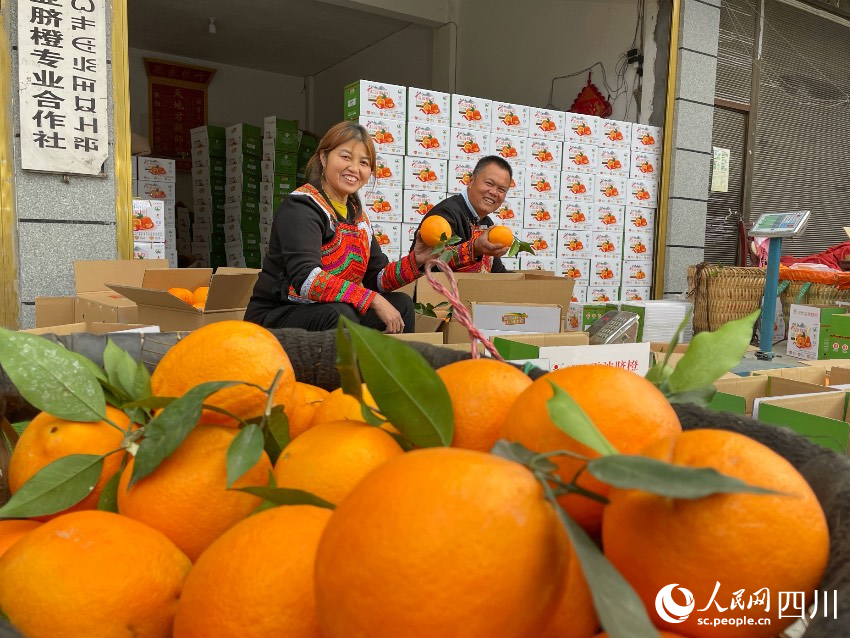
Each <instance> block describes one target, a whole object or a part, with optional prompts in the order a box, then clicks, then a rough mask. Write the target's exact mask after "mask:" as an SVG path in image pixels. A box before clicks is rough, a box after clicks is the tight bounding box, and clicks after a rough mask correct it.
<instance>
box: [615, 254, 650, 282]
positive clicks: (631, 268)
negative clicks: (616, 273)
mask: <svg viewBox="0 0 850 638" xmlns="http://www.w3.org/2000/svg"><path fill="white" fill-rule="evenodd" d="M651 283H652V260H651V259H642V260H635V261H624V262H623V276H622V284H623V286H647V285H650V284H651Z"/></svg>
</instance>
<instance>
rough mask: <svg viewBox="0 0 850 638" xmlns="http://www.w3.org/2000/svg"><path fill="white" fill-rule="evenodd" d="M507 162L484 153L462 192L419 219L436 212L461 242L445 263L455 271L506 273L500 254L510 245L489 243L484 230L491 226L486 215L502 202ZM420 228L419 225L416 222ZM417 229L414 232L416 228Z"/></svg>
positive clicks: (510, 174)
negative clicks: (447, 262)
mask: <svg viewBox="0 0 850 638" xmlns="http://www.w3.org/2000/svg"><path fill="white" fill-rule="evenodd" d="M512 178H513V171H512V170H511V165H510V164H508V163H507V162H506V161H505V160H503V159H502V158H501V157H498V156H496V155H488V156H487V157H484V158H482V159H480V160H479V161H478V163H477V164H476V165H475V169H474V170H473V171H472V180H471V181H470V182H469V185H468V186H467V187H466V192H464V193H460V194H459V195H452V196H451V197H448V198H446V199H444V200H443V201H441V202H440V203H439V204H437V205H436V206H434V208H432V209H431V210H430V211H428V214H426V215H425V217H424V218H423V222H424V220H425V219H428V218H429V217H433V216H434V215H439V216H440V217H442V218H444V219H445V220H446V221H447V222H448V223H449V225H450V226H451V229H452V234H453V235H457V236H458V237H460V239H461V242H460V243H459V244H457V245H456V246H454V249H455V251H456V252H455V255H454V256H453V257H452V259H451V261H450V262H449V266H451V269H452V270H454V271H456V272H507V269H506V268H505V266H504V264H503V263H502V260H501V259H500V257H502V256H503V255H505V253H507V252H508V250H509V249H510V245H503V244H497V243H493V242H491V241H490V240H489V239H488V234H487V229H488V228H489V227H490V226H493V220H492V219H490V217H489V215H490V213H492V212H493V211H494V210H496V209H497V208H499V206H501V205H502V202H503V201H505V196H506V195H507V194H508V189H509V188H510V187H511V179H512ZM420 228H421V224H420ZM417 232H418V231H417Z"/></svg>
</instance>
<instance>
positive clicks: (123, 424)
mask: <svg viewBox="0 0 850 638" xmlns="http://www.w3.org/2000/svg"><path fill="white" fill-rule="evenodd" d="M106 418H107V419H109V420H110V421H111V422H112V423H113V424H114V425H110V424H109V423H108V422H106V421H94V422H91V423H89V422H84V421H66V420H65V419H60V418H59V417H55V416H53V415H52V414H48V413H47V412H41V413H39V414H38V415H37V416H36V417H35V418H34V419H33V420H32V421H30V423H29V425H27V427H26V429H24V431H23V433H22V434H21V438H20V439H18V443H17V444H16V445H15V449H14V450H13V451H12V457H11V459H10V460H9V489H10V490H11V492H12V494H14V493H15V492H17V491H18V490H19V489H21V487H23V485H24V483H26V482H27V481H28V480H29V479H31V478H32V477H33V476H34V475H35V474H36V473H37V472H38V471H39V470H41V469H42V468H44V467H45V466H46V465H49V464H50V463H52V462H53V461H55V460H57V459H60V458H62V457H65V456H69V455H71V454H98V455H99V454H109V453H110V452H115V453H114V454H109V456H107V457H106V458H105V459H104V461H103V469H101V472H100V478H99V479H98V481H97V483H96V484H95V485H94V488H93V489H92V491H91V493H90V494H89V495H88V496H86V497H85V498H84V499H83V500H81V501H80V502H79V503H77V504H76V505H73V506H71V507H69V508H68V509H66V510H65V512H74V511H78V510H85V509H95V508H96V507H97V501H98V499H99V498H100V493H101V492H102V491H103V488H104V486H105V485H106V483H107V482H108V481H109V479H110V478H112V476H113V475H114V474H115V473H116V472H117V471H118V470H119V469H120V468H121V461H122V459H123V458H124V452H123V451H117V452H116V450H120V449H121V443H122V442H123V441H124V432H123V431H127V430H129V428H130V419H129V417H128V416H127V415H126V414H124V412H122V411H121V410H118V409H117V408H113V407H112V406H109V405H108V406H106ZM122 430H123V431H122ZM56 515H57V514H54V515H53V516H56ZM48 518H51V517H50V516H45V517H41V520H47V519H48Z"/></svg>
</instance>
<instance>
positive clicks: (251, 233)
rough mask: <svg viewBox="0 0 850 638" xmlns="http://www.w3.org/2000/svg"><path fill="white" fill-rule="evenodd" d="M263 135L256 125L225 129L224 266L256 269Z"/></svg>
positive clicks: (260, 259)
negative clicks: (225, 264)
mask: <svg viewBox="0 0 850 638" xmlns="http://www.w3.org/2000/svg"><path fill="white" fill-rule="evenodd" d="M262 141H263V133H262V130H261V129H260V127H259V126H254V125H252V124H243V123H240V124H233V125H232V126H228V127H227V128H226V129H225V143H226V150H225V155H226V158H227V165H226V168H225V175H226V185H225V200H224V222H225V224H224V247H225V254H226V261H227V265H228V266H230V267H236V268H245V267H248V268H259V267H260V265H261V262H262V257H261V255H260V243H261V237H260V174H261V170H260V165H261V162H262V153H263V151H262V148H263V147H262Z"/></svg>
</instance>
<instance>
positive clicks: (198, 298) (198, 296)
mask: <svg viewBox="0 0 850 638" xmlns="http://www.w3.org/2000/svg"><path fill="white" fill-rule="evenodd" d="M209 294H210V287H209V286H198V287H197V288H195V290H194V291H192V303H193V304H196V303H201V304H204V303H207V295H209Z"/></svg>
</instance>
